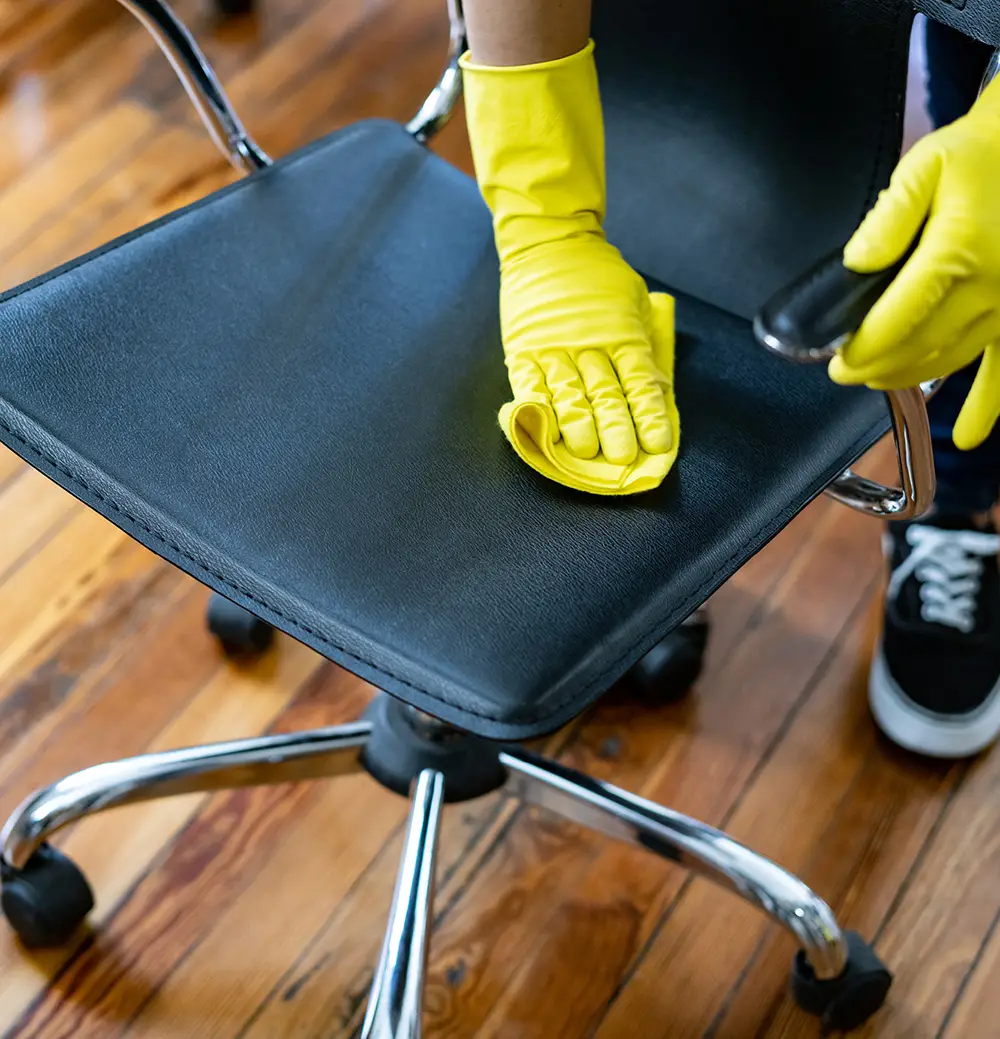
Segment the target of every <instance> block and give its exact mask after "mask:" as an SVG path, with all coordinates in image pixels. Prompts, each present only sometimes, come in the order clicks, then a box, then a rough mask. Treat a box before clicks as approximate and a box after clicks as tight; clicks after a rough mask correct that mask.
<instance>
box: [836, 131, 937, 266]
mask: <svg viewBox="0 0 1000 1039" xmlns="http://www.w3.org/2000/svg"><path fill="white" fill-rule="evenodd" d="M941 168H942V160H941V153H940V151H939V149H938V148H937V146H936V142H935V141H933V140H932V139H930V138H925V140H923V141H920V142H918V143H917V145H916V146H915V147H914V148H912V149H911V150H910V151H909V152H907V154H906V155H904V156H903V158H902V160H901V161H900V163H899V165H898V166H897V167H896V172H895V173H894V174H893V176H892V180H891V181H890V183H889V187H888V188H886V190H885V191H883V192H882V193H881V195H879V199H878V202H876V203H875V206H874V208H872V210H871V211H870V212H869V213H868V215H867V216H866V217H865V219H864V220H863V221H862V222H861V226H860V227H859V228H858V229H857V231H855V233H854V236H853V237H852V238H851V240H850V241H849V242H848V243H847V246H846V247H845V249H844V265H845V266H846V267H849V268H850V269H851V270H852V271H857V272H858V273H860V274H870V273H872V272H873V271H883V270H885V269H886V268H887V267H891V266H892V265H893V264H894V263H897V262H898V261H899V259H900V258H901V257H902V256H903V255H904V254H905V252H906V250H907V249H908V248H909V247H910V245H911V243H912V242H913V239H914V238H915V237H916V236H917V233H918V232H919V231H920V228H921V226H922V225H923V223H924V221H925V220H926V219H927V214H928V213H929V212H930V208H931V204H932V202H933V201H934V194H935V192H936V191H937V186H938V182H939V180H940V178H941Z"/></svg>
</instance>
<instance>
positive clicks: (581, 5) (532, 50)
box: [465, 0, 591, 65]
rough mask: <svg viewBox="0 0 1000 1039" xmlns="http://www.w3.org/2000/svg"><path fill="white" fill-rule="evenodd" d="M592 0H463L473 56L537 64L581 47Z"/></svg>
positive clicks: (482, 59) (482, 61)
mask: <svg viewBox="0 0 1000 1039" xmlns="http://www.w3.org/2000/svg"><path fill="white" fill-rule="evenodd" d="M590 8H591V0H465V18H466V23H467V26H468V32H469V49H470V52H471V55H472V60H473V61H475V62H476V63H477V64H480V65H534V64H536V63H538V62H541V61H554V60H555V59H556V58H565V57H568V56H569V55H570V54H576V53H577V51H580V50H582V49H583V48H584V47H585V46H586V44H587V39H588V38H589V36H590Z"/></svg>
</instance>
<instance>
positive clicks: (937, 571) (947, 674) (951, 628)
mask: <svg viewBox="0 0 1000 1039" xmlns="http://www.w3.org/2000/svg"><path fill="white" fill-rule="evenodd" d="M885 547H886V555H887V556H888V557H889V560H890V567H891V574H890V577H889V588H888V590H887V592H886V597H885V631H884V633H883V636H882V644H881V646H880V647H879V649H878V652H877V653H876V655H875V660H874V661H873V663H872V670H871V677H870V680H869V686H868V690H869V699H870V701H871V707H872V713H873V714H874V715H875V720H876V721H877V722H878V724H879V727H880V728H881V729H882V731H883V732H884V733H885V734H886V735H887V736H888V737H889V738H890V739H891V740H894V741H895V742H896V743H898V744H899V745H900V746H902V747H905V748H906V749H907V750H913V751H917V752H918V753H920V754H928V755H930V756H932V757H936V758H964V757H969V756H970V755H973V754H978V753H979V751H981V750H983V749H985V748H986V747H988V746H989V745H990V744H991V743H993V741H994V740H995V739H996V738H997V736H998V735H1000V568H998V564H997V553H998V552H1000V537H998V536H997V533H996V529H995V528H994V527H993V526H992V525H990V526H989V527H988V528H987V529H985V530H982V529H977V528H976V526H975V525H974V524H973V522H972V520H971V518H970V517H969V516H950V517H949V516H934V517H933V518H931V519H929V520H924V521H922V522H912V523H891V524H890V525H889V532H888V533H887V535H886V538H885Z"/></svg>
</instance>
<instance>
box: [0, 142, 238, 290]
mask: <svg viewBox="0 0 1000 1039" xmlns="http://www.w3.org/2000/svg"><path fill="white" fill-rule="evenodd" d="M222 167H223V160H222V158H221V156H220V155H219V154H218V152H217V151H216V149H215V146H214V145H213V144H212V142H211V141H210V140H209V138H208V136H207V135H206V134H204V133H202V132H200V131H198V130H191V129H188V128H186V127H167V128H165V129H164V130H163V131H162V132H157V133H156V134H155V135H153V136H151V137H150V138H149V139H148V140H147V141H145V142H144V143H143V144H142V145H140V146H139V147H138V148H137V149H136V151H135V153H134V154H133V155H132V156H130V157H129V158H128V159H127V160H125V161H123V163H122V165H121V166H120V167H119V168H118V169H117V170H115V171H114V172H113V173H111V174H110V175H108V176H106V177H102V178H101V179H100V180H99V181H98V182H96V183H94V184H92V185H91V187H90V190H86V191H84V192H82V193H81V195H80V196H79V198H78V200H77V204H76V205H74V206H73V207H72V209H71V210H70V211H69V212H67V213H65V214H64V215H63V216H62V217H61V218H60V219H59V220H57V221H53V222H52V223H50V224H48V225H47V226H46V227H44V228H42V229H40V230H39V231H38V233H36V234H34V235H33V236H32V237H31V238H30V239H29V240H27V241H24V242H23V243H22V245H21V247H20V248H18V249H17V250H16V251H15V252H13V253H12V254H11V255H10V256H8V258H7V259H6V261H5V262H4V263H3V273H4V276H5V278H6V279H7V280H9V281H10V282H12V283H15V282H22V281H27V280H28V279H30V278H33V277H36V276H37V275H39V274H43V273H44V272H45V271H47V270H50V269H51V268H52V267H55V266H58V265H59V264H60V263H64V262H66V261H67V260H71V259H73V258H74V257H76V256H79V255H81V254H83V253H86V252H88V251H90V250H91V249H96V248H98V247H99V246H101V245H103V244H104V243H105V242H108V241H110V240H112V239H113V238H116V237H117V236H118V235H122V234H125V233H126V232H128V231H131V230H133V229H134V228H136V227H139V226H141V225H142V224H144V223H148V222H150V221H152V220H155V219H156V218H157V217H158V216H160V215H161V214H162V213H165V212H169V211H170V210H172V209H175V208H176V203H175V201H174V199H175V195H176V193H177V192H178V191H179V190H180V189H181V188H182V187H183V186H185V185H190V184H191V183H192V182H195V183H200V182H201V181H202V180H203V179H204V178H205V177H206V176H207V175H208V174H209V173H218V172H219V171H220V170H221V169H222Z"/></svg>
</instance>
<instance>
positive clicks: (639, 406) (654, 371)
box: [614, 346, 673, 455]
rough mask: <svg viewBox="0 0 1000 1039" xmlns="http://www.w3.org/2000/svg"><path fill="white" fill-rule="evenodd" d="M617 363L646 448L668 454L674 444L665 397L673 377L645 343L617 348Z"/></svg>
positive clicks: (626, 397)
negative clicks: (669, 375)
mask: <svg viewBox="0 0 1000 1039" xmlns="http://www.w3.org/2000/svg"><path fill="white" fill-rule="evenodd" d="M614 363H615V368H616V369H617V371H618V381H619V382H620V383H621V387H622V389H623V390H624V392H625V399H626V400H627V401H628V407H629V410H630V412H631V413H632V422H633V424H634V426H635V431H636V435H637V436H638V438H639V443H640V444H641V445H642V449H643V451H645V452H646V453H647V454H650V455H664V454H666V453H667V452H668V451H669V450H670V448H671V447H672V446H673V432H672V430H671V428H670V413H669V411H668V410H667V402H666V398H665V397H664V391H665V390H666V389H667V387H668V386H669V385H670V380H669V379H668V378H667V376H666V375H665V374H664V373H663V372H661V371H660V370H659V368H657V367H656V362H655V361H654V360H653V355H652V352H651V351H650V349H649V348H648V347H645V346H631V347H623V348H621V349H619V350H616V351H615V352H614Z"/></svg>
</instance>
